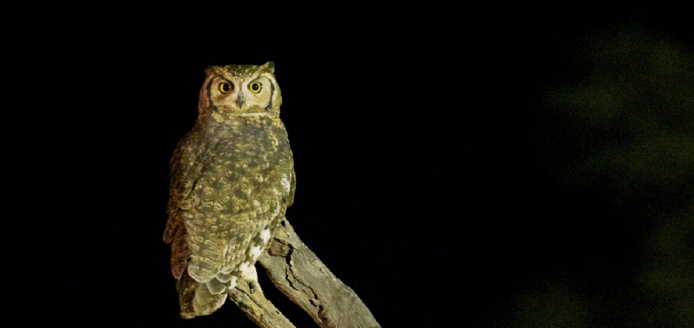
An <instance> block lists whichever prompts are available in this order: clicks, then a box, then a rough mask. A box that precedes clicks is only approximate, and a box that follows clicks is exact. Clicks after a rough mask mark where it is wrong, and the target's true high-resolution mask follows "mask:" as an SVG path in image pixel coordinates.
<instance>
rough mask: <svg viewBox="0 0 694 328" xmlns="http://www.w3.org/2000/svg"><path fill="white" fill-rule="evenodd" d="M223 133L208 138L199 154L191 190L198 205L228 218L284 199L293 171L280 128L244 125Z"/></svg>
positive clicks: (285, 140) (283, 132) (282, 130)
mask: <svg viewBox="0 0 694 328" xmlns="http://www.w3.org/2000/svg"><path fill="white" fill-rule="evenodd" d="M224 132H225V133H221V134H218V135H217V136H215V137H214V138H210V139H209V140H208V145H207V147H208V151H207V152H203V153H202V154H201V157H203V158H200V162H201V163H203V164H202V168H201V173H202V175H201V179H200V180H199V181H198V183H197V184H196V186H195V189H196V190H194V192H195V193H197V195H198V196H199V198H200V202H201V204H203V205H204V204H208V205H210V204H211V205H212V206H213V208H214V210H216V211H220V212H224V213H229V214H232V213H240V212H244V211H250V210H253V211H256V212H257V209H255V208H254V207H253V206H254V205H255V207H257V205H258V204H259V203H260V207H268V206H269V205H268V204H267V203H272V202H274V201H277V200H280V199H281V198H283V197H286V195H287V194H288V193H289V188H288V184H289V181H291V180H292V176H293V174H294V170H293V163H292V157H291V151H290V150H289V144H288V141H287V136H286V132H285V131H284V129H283V127H281V128H273V127H272V126H266V125H260V124H258V125H254V124H244V125H242V126H240V127H236V128H229V129H228V130H227V131H224ZM260 210H261V211H262V210H263V208H260ZM263 212H264V211H263Z"/></svg>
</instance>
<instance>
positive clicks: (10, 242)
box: [0, 1, 694, 327]
mask: <svg viewBox="0 0 694 328" xmlns="http://www.w3.org/2000/svg"><path fill="white" fill-rule="evenodd" d="M0 21H1V23H0V26H2V35H1V36H2V39H1V43H0V44H1V45H2V50H1V51H0V53H1V54H2V56H1V57H3V60H2V61H1V63H2V64H1V65H2V67H3V68H2V72H3V74H2V75H3V79H4V82H5V83H4V87H3V92H2V94H3V96H2V99H3V108H4V111H3V115H4V119H3V124H2V125H3V127H2V128H1V129H0V140H1V143H2V152H3V162H4V164H5V165H4V167H5V169H4V170H3V171H4V173H5V176H4V178H3V180H4V181H5V183H4V186H5V188H4V191H3V197H2V198H3V206H2V210H1V211H0V215H1V216H2V219H3V221H2V222H3V224H2V228H0V232H2V235H3V237H2V239H1V241H0V245H1V246H2V250H3V252H2V253H3V266H2V270H1V271H0V272H2V273H0V322H2V324H0V325H2V326H3V327H53V326H59V325H62V324H70V325H72V326H76V327H254V324H253V323H252V322H250V321H249V320H248V319H246V318H245V317H244V315H243V314H242V313H241V312H240V311H239V310H238V309H236V307H235V306H234V305H233V303H231V302H227V304H226V305H225V306H224V307H222V308H221V309H220V310H219V311H217V312H216V313H215V314H213V315H211V316H209V317H202V318H196V319H193V320H188V321H186V320H183V319H181V318H180V317H179V314H178V311H179V309H178V300H177V295H176V291H175V283H174V278H173V277H172V276H171V273H170V271H169V246H168V245H165V244H164V243H163V242H162V233H163V229H164V225H165V222H166V218H167V217H166V214H165V208H166V202H167V198H168V184H169V178H168V163H169V160H170V158H171V154H172V152H173V149H174V147H175V146H176V143H177V142H178V140H179V139H180V138H181V137H182V136H183V135H184V134H185V133H186V132H187V131H188V130H189V129H190V128H191V127H192V125H193V123H194V121H195V118H196V115H197V102H198V92H199V88H200V86H201V84H202V81H203V78H204V72H203V70H204V68H205V67H206V66H208V65H222V64H262V63H264V62H266V61H270V60H271V61H274V62H275V64H276V72H275V73H276V76H277V80H278V82H279V85H280V87H281V89H282V96H283V105H282V109H281V112H282V114H281V117H282V120H283V121H284V123H285V125H286V126H287V130H288V133H289V140H290V143H291V146H292V150H293V153H294V159H295V166H296V173H297V191H296V200H295V204H294V206H292V207H291V208H290V209H289V210H288V213H287V218H288V219H289V221H290V222H291V223H292V224H293V226H294V228H295V229H296V231H297V233H298V234H299V236H300V237H301V238H302V239H303V241H304V242H305V243H306V244H307V245H308V246H309V247H310V248H311V249H312V250H313V251H314V252H315V253H316V254H317V255H318V257H319V258H321V260H323V261H324V263H325V264H326V265H327V266H328V267H329V268H330V269H331V270H332V271H333V273H334V274H335V275H336V276H337V277H339V278H340V279H341V280H342V281H343V282H344V283H345V284H347V285H348V286H350V287H351V288H352V289H354V290H355V292H356V293H357V294H358V295H359V296H360V297H361V299H362V300H363V301H364V302H365V304H366V305H367V306H368V307H369V308H370V310H371V312H372V313H373V314H374V316H375V317H376V319H377V320H378V321H379V323H380V324H381V325H382V326H383V327H596V326H609V327H670V326H671V327H692V326H694V274H693V272H694V256H693V255H694V254H693V250H694V237H692V236H693V235H694V208H693V207H692V206H691V205H692V199H693V198H694V188H692V187H689V186H691V185H692V183H690V182H694V132H692V131H694V129H692V128H694V34H692V28H693V27H694V26H693V25H694V24H692V23H691V15H690V12H688V11H686V10H684V9H683V8H681V7H679V6H669V5H666V3H665V2H651V3H650V4H648V5H636V4H635V3H633V2H632V3H630V4H629V5H628V6H627V5H616V4H612V5H605V4H595V3H588V2H580V1H579V2H571V3H570V4H561V5H556V4H555V5H528V4H521V3H513V4H509V3H506V2H493V1H489V2H482V4H475V3H467V2H450V3H449V4H436V3H434V2H417V3H416V5H411V4H406V3H405V2H397V1H389V2H383V1H372V2H369V3H368V4H357V3H355V2H351V1H350V2H342V3H338V2H331V1H326V2H322V3H321V2H313V3H310V4H295V3H290V2H286V3H283V4H280V5H271V4H266V3H264V2H255V1H245V2H243V1H241V2H233V1H212V2H206V3H204V4H202V3H200V4H195V5H191V4H188V5H180V4H174V3H170V2H168V3H162V4H160V5H156V6H155V5H151V4H150V5H143V4H139V3H137V2H133V3H128V2H123V1H118V2H103V3H102V2H94V1H91V2H86V1H85V2H83V3H73V4H58V3H50V4H36V3H34V2H32V4H31V5H30V6H27V7H23V8H19V7H14V8H11V7H9V5H8V6H5V8H4V9H3V11H2V13H0ZM260 274H261V276H262V277H261V284H262V285H263V290H264V291H265V292H266V294H268V297H269V298H270V299H271V300H273V301H274V302H276V305H277V306H278V307H279V308H280V310H281V311H282V312H283V313H285V315H286V316H287V317H289V319H290V320H292V321H293V322H294V323H295V325H297V327H312V326H315V325H314V324H313V322H312V321H311V319H310V318H309V317H308V316H307V315H305V314H303V312H302V311H301V310H300V309H299V308H298V307H296V306H294V305H293V304H292V303H290V302H289V301H288V300H286V298H284V296H283V295H281V294H280V293H279V292H278V291H276V290H275V289H274V287H273V286H272V285H271V283H270V282H269V280H268V279H267V278H266V277H265V276H264V273H263V272H262V271H261V272H260Z"/></svg>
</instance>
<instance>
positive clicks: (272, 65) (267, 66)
mask: <svg viewBox="0 0 694 328" xmlns="http://www.w3.org/2000/svg"><path fill="white" fill-rule="evenodd" d="M263 67H264V68H265V69H266V70H267V71H268V72H270V73H275V62H271V61H269V62H267V63H265V64H263Z"/></svg>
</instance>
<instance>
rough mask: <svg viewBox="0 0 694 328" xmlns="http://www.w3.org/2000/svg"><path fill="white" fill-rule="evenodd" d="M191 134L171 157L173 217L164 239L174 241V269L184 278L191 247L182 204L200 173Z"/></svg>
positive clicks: (170, 193)
mask: <svg viewBox="0 0 694 328" xmlns="http://www.w3.org/2000/svg"><path fill="white" fill-rule="evenodd" d="M190 138H191V135H190V134H188V135H186V136H185V137H184V138H183V139H182V140H181V141H180V142H179V143H178V146H176V150H175V151H174V154H173V157H172V158H171V164H170V165H171V166H170V172H171V187H170V190H169V204H168V207H167V212H168V214H169V220H168V221H167V223H166V228H165V229H164V242H165V243H167V244H168V243H170V244H171V273H172V274H173V276H174V277H175V278H176V279H179V280H180V279H181V276H182V275H183V271H185V269H186V265H187V264H188V257H189V256H190V250H189V249H188V242H187V240H186V229H185V224H184V222H183V218H182V217H181V211H180V208H181V206H183V202H184V200H185V198H186V196H187V195H188V194H190V192H191V190H192V188H193V187H192V186H193V181H196V180H197V179H198V178H199V177H196V176H195V175H196V174H195V172H196V170H195V169H194V168H193V167H191V163H194V162H195V161H191V160H190V159H191V156H194V154H191V153H190V150H189V149H191V148H190V147H188V144H189V139H190Z"/></svg>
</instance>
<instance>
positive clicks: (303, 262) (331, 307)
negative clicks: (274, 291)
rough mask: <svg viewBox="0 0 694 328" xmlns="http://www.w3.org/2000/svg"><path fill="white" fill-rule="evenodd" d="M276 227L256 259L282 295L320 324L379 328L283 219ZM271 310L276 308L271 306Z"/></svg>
mask: <svg viewBox="0 0 694 328" xmlns="http://www.w3.org/2000/svg"><path fill="white" fill-rule="evenodd" d="M277 230H278V231H277V232H276V233H275V236H274V240H273V241H272V244H271V245H270V247H269V249H268V251H267V252H265V253H264V254H263V255H262V256H261V257H260V259H259V262H260V264H261V265H262V266H263V267H265V269H266V271H267V272H268V275H269V276H270V279H271V280H272V282H273V283H274V284H275V286H276V287H277V288H278V289H279V290H280V291H282V293H284V295H286V296H287V297H289V299H291V300H292V301H293V302H294V303H296V304H297V305H299V306H300V307H301V308H302V309H304V310H305V311H306V312H307V313H308V314H309V315H310V316H311V317H312V318H313V320H314V321H315V322H316V323H317V324H318V325H319V326H320V327H335V328H336V327H340V328H349V327H355V328H356V327H360V328H367V327H368V328H372V327H373V328H376V327H379V328H380V325H379V324H378V322H376V319H375V318H374V317H373V315H372V314H371V312H370V311H369V309H368V308H367V307H366V305H364V303H363V302H362V301H361V300H360V299H359V297H358V296H357V295H356V294H355V293H354V291H353V290H352V289H351V288H349V287H347V286H346V285H345V284H343V283H342V282H341V281H340V280H339V279H337V277H335V275H333V274H332V272H330V270H328V268H327V267H326V266H325V265H324V264H323V262H321V261H320V260H319V259H318V257H316V254H314V253H313V252H312V251H311V250H310V249H308V247H306V245H304V243H303V242H302V241H301V239H299V236H297V234H296V232H294V228H292V226H291V225H290V224H289V222H288V221H287V220H286V219H284V220H282V221H281V222H280V224H279V226H278V229H277ZM267 303H269V301H268V302H267ZM237 304H238V303H237ZM257 304H258V303H257ZM270 305H272V304H270ZM272 309H273V310H272V311H277V310H276V309H275V308H274V306H272ZM246 313H247V314H248V312H246ZM277 313H279V311H277ZM280 315H281V314H280ZM251 319H252V320H253V318H251ZM254 321H255V320H254ZM256 323H257V321H256ZM262 327H266V326H262ZM274 327H284V326H274Z"/></svg>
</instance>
